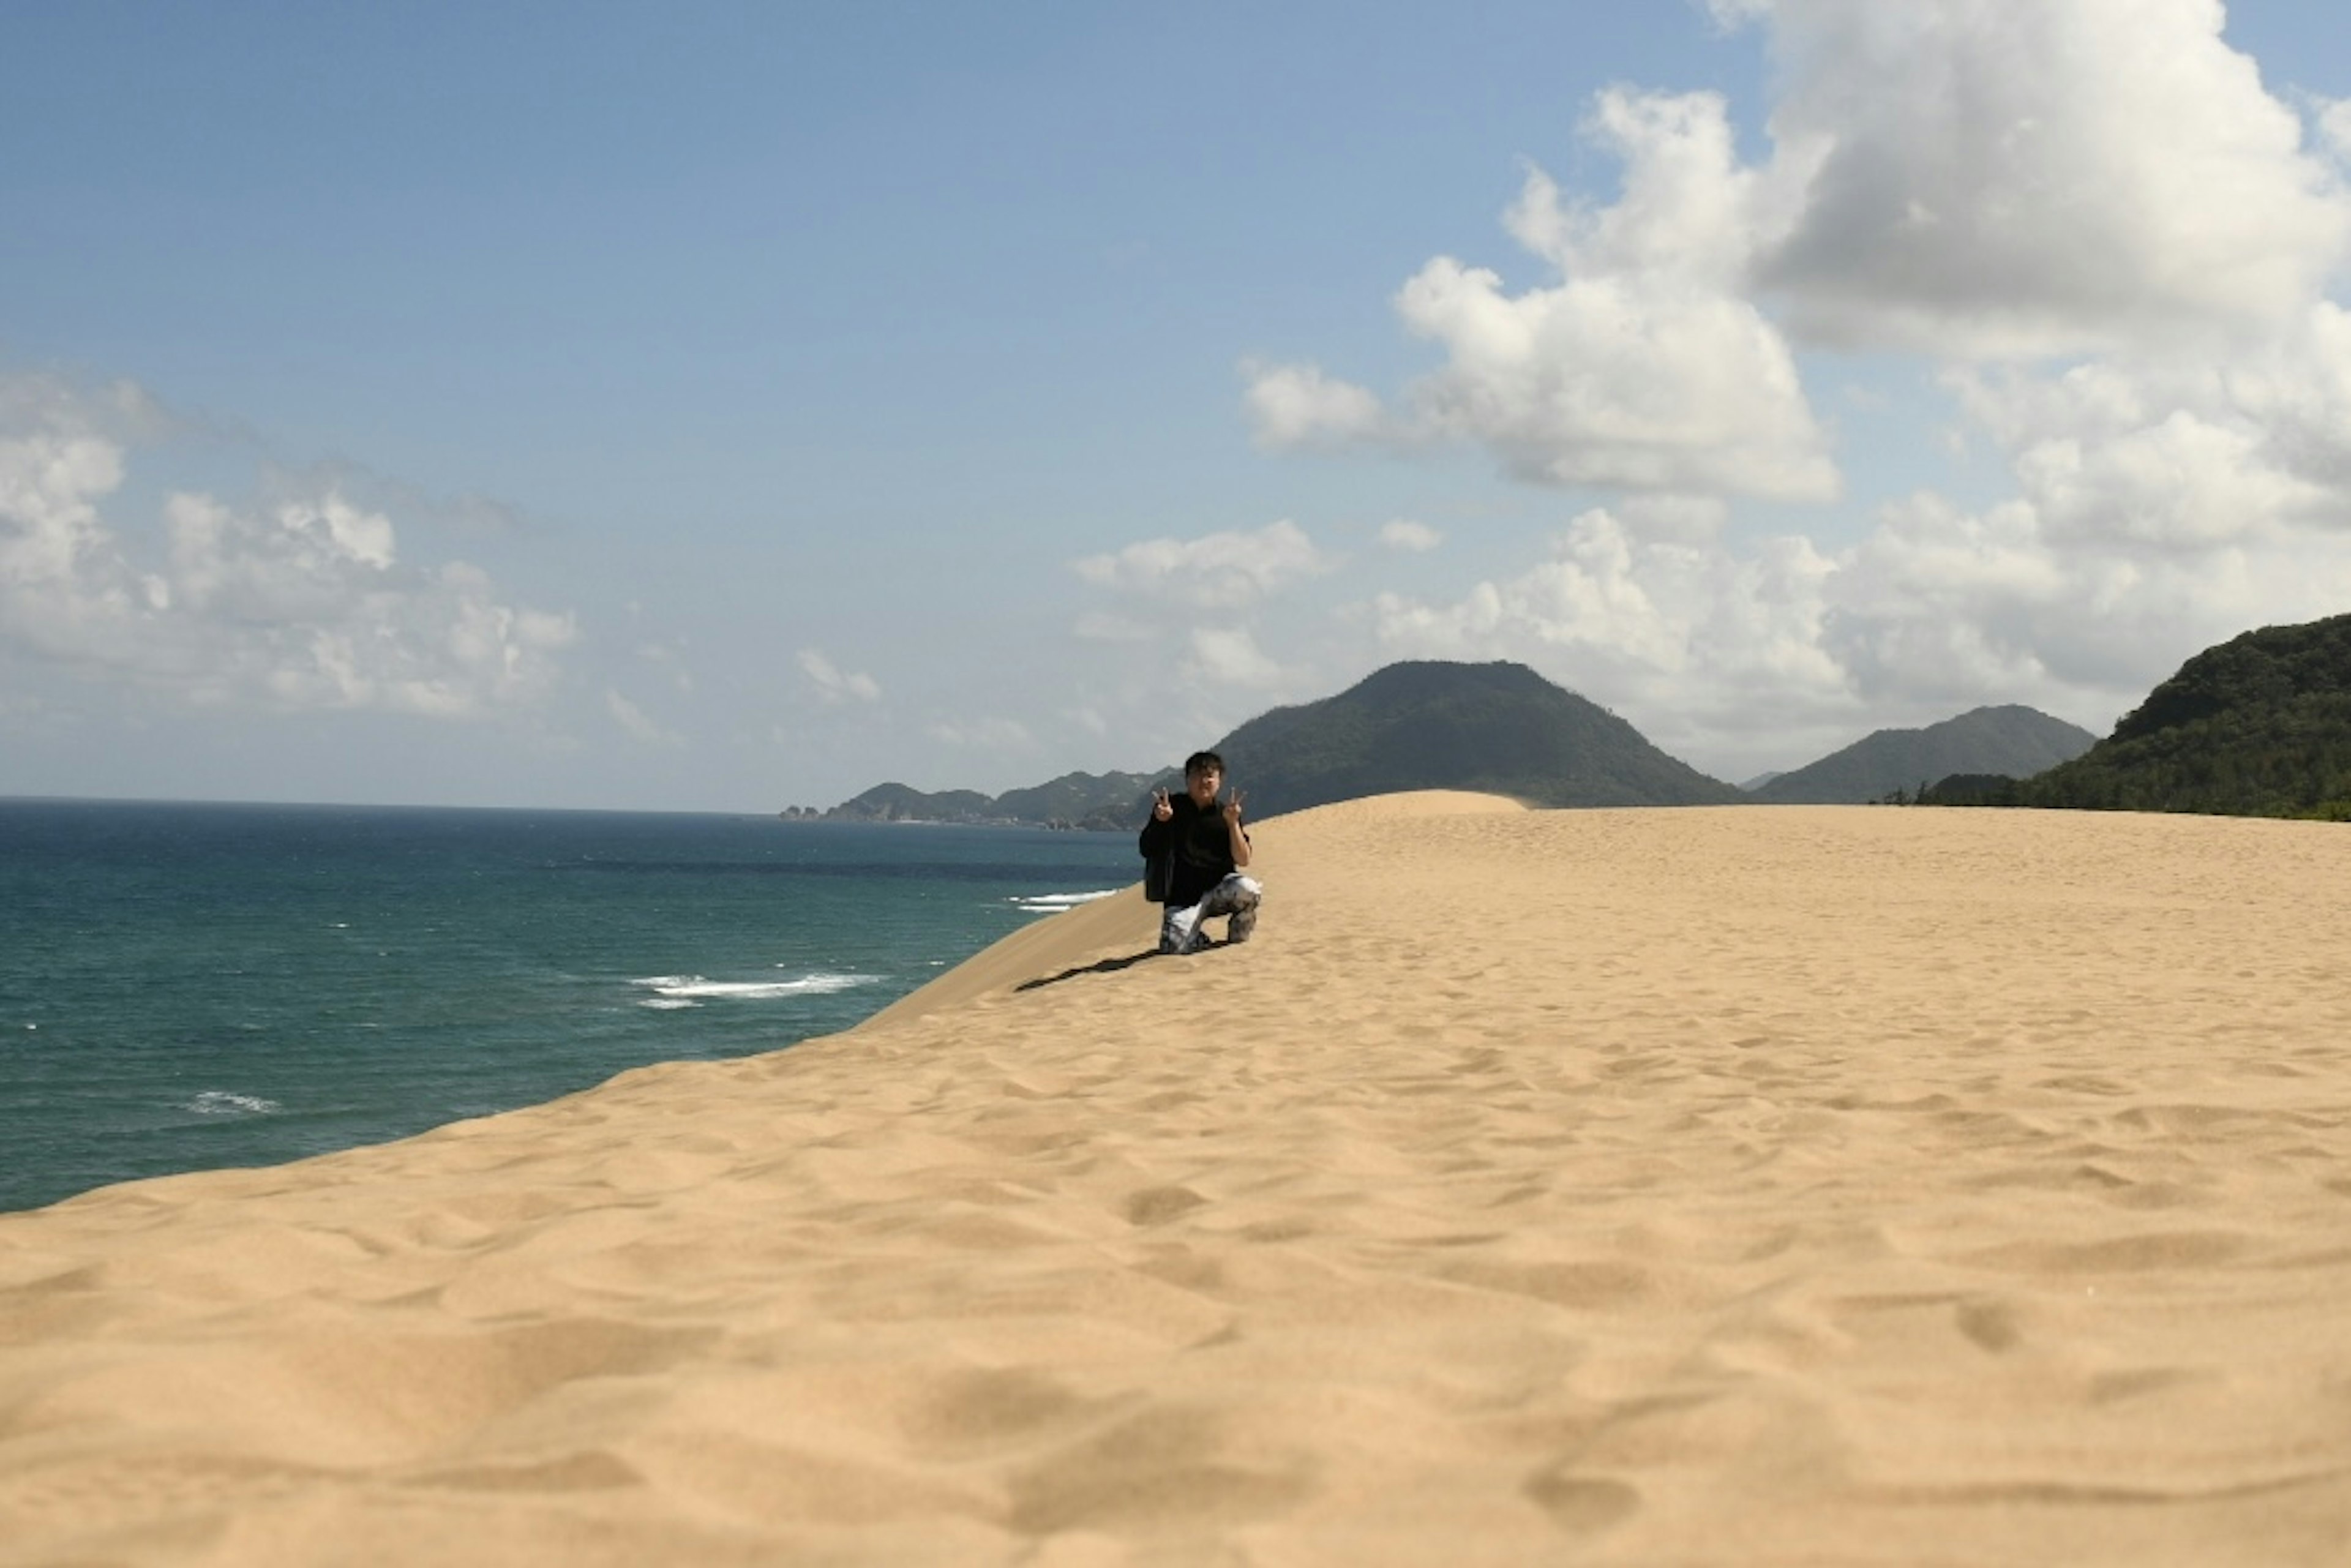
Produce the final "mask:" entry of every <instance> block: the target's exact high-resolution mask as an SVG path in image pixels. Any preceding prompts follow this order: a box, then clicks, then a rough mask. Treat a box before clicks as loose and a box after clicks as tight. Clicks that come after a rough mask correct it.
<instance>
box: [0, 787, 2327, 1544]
mask: <svg viewBox="0 0 2351 1568" xmlns="http://www.w3.org/2000/svg"><path fill="white" fill-rule="evenodd" d="M1257 839H1258V843H1259V851H1260V853H1259V868H1258V869H1259V871H1260V872H1261V873H1263V876H1264V878H1265V880H1266V882H1267V883H1268V887H1269V893H1268V897H1267V903H1266V908H1265V914H1264V918H1263V923H1262V925H1261V926H1260V929H1259V939H1258V940H1257V941H1256V942H1254V943H1251V944H1250V945H1249V946H1244V947H1237V948H1224V949H1218V950H1216V951H1213V952H1210V953H1207V954H1204V955H1201V956H1197V957H1195V958H1191V959H1184V960H1174V959H1156V958H1150V959H1142V958H1138V955H1140V954H1141V953H1143V952H1144V949H1145V948H1147V946H1149V943H1150V939H1151V936H1152V932H1153V928H1154V921H1153V911H1151V910H1150V909H1149V908H1148V907H1147V906H1146V905H1144V904H1143V903H1142V901H1141V899H1140V897H1139V896H1138V895H1135V894H1126V895H1123V896H1121V897H1120V898H1117V899H1113V900H1107V901H1104V902H1102V903H1101V904H1091V905H1086V906H1083V907H1081V908H1079V909H1077V910H1074V911H1072V912H1071V913H1070V914H1067V915H1060V916H1056V917H1054V918H1052V919H1050V920H1049V921H1046V922H1043V923H1041V924H1040V925H1036V926H1033V927H1031V928H1029V929H1027V930H1024V931H1023V932H1022V933H1020V934H1019V935H1018V936H1015V937H1013V938H1011V939H1010V940H1008V941H1007V942H1005V943H1003V944H1000V945H999V946H998V947H996V948H994V949H991V950H990V951H989V952H988V953H987V954H984V955H982V956H980V957H979V958H977V959H976V960H974V961H973V962H972V963H971V964H970V965H967V966H966V967H963V968H961V969H958V970H956V971H955V972H954V973H952V974H950V975H948V976H946V977H943V978H942V979H941V980H940V981H938V982H937V983H936V984H935V985H934V986H933V987H932V988H928V989H927V990H925V992H921V993H917V995H916V996H914V997H912V998H907V999H906V1000H905V1001H904V1002H902V1003H900V1004H899V1005H898V1006H896V1007H894V1008H893V1009H889V1010H888V1011H887V1012H885V1013H884V1014H883V1015H880V1016H879V1017H877V1018H876V1019H872V1020H871V1021H870V1022H869V1023H867V1024H866V1025H865V1026H863V1027H862V1028H861V1029H859V1030H855V1031H852V1032H851V1033H849V1034H846V1035H842V1036H839V1037H835V1038H832V1039H830V1040H820V1041H811V1042H809V1043H808V1044H805V1045H802V1046H799V1047H797V1048H795V1049H793V1050H790V1051H782V1052H778V1053H777V1054H775V1055H772V1056H768V1057H763V1058H757V1059H752V1060H747V1061H734V1062H725V1063H695V1064H681V1065H674V1066H664V1067H659V1068H652V1069H647V1070H644V1071H637V1072H632V1073H630V1074H627V1075H625V1076H623V1077H622V1078H620V1079H617V1080H615V1081H614V1082H611V1083H610V1084H608V1085H606V1086H604V1087H602V1088H601V1089H598V1090H596V1091H594V1092H590V1093H586V1094H581V1095H577V1096H573V1097H571V1098H569V1099H567V1100H563V1101H560V1102H558V1103H553V1104H549V1105H546V1106H541V1107H537V1108H534V1109H531V1110H528V1111H523V1112H517V1113H513V1114H509V1115H505V1116H499V1117H494V1118H489V1119H486V1120H483V1121H478V1122H472V1123H465V1124H458V1125H455V1126H452V1127H449V1128H445V1129H443V1130H441V1131H439V1132H437V1133H434V1134H428V1135H426V1136H424V1137H421V1138H415V1139H411V1140H408V1141H405V1142H402V1143H400V1144H394V1145H385V1146H383V1147H380V1148H372V1149H365V1150H359V1151H354V1152H351V1153H349V1154H345V1155H334V1156H330V1157H327V1158H323V1159H318V1160H312V1161H308V1162H305V1163H303V1164H300V1165H297V1166H287V1167H282V1168H278V1169H273V1170H263V1171H252V1172H235V1173H214V1174H209V1175H199V1176H182V1177H175V1178H172V1179H168V1180H163V1181H154V1182H146V1183H140V1184H135V1185H132V1186H122V1187H117V1188H112V1189H109V1190H107V1191H104V1192H100V1193H97V1194H93V1195H90V1196H89V1197H84V1198H81V1199H78V1200H76V1201H74V1202H71V1203H68V1204H64V1205H60V1206H58V1207H56V1208H52V1209H48V1210H43V1211H40V1212H37V1213H33V1214H27V1215H20V1216H13V1217H6V1218H0V1563H111V1562H138V1563H164V1562H171V1563H180V1562H191V1563H238V1564H248V1563H368V1562H382V1563H423V1562H468V1561H472V1562H493V1561H495V1562H499V1563H509V1562H511V1563H530V1562H540V1561H545V1562H549V1563H557V1562H561V1563H736V1562H741V1563H776V1562H783V1561H791V1562H801V1561H809V1562H836V1561H837V1562H855V1563H904V1562H954V1563H1041V1564H1063V1563H1069V1564H1080V1563H1122V1562H1165V1563H1217V1562H1230V1563H1330V1564H1341V1563H1346V1564H1353V1563H1383V1562H1414V1563H1420V1562H1426V1563H1438V1562H1442V1563H1458V1562H1493V1563H1526V1562H1556V1561H1577V1562H1583V1561H1591V1562H1615V1563H1686V1562H1726V1563H1731V1562H1735V1563H1871V1562H1885V1563H2006V1562H2039V1563H2083V1562H2113V1563H2122V1562H2129V1563H2151V1562H2153V1563H2337V1562H2340V1561H2343V1560H2344V1556H2345V1552H2346V1542H2351V1305H2346V1303H2351V1045H2346V1041H2351V984H2346V980H2345V979H2344V969H2345V965H2344V960H2343V957H2342V947H2343V935H2342V933H2343V929H2344V913H2345V903H2346V897H2351V830H2346V829H2344V828H2342V827H2339V826H2335V825H2330V824H2315V823H2281V822H2264V821H2220V820H2212V819H2197V818H2152V817H2137V816H2101V815H2054V814H2042V813H2031V812H2007V811H1929V810H1867V809H1858V808H1855V809H1844V808H1799V807H1791V808H1778V809H1762V808H1744V809H1729V810H1677V811H1593V812H1523V811H1519V810H1515V809H1513V808H1510V807H1509V806H1508V805H1507V804H1506V803H1504V802H1499V801H1493V800H1482V799H1479V798H1476V797H1458V796H1447V797H1417V796H1416V797H1400V798H1395V799H1392V800H1382V801H1374V802H1358V803H1354V804H1351V805H1348V806H1343V807H1332V808H1325V809H1322V810H1317V811H1312V812H1307V813H1302V814H1301V815H1299V816H1297V817H1293V818H1288V819H1282V820H1278V821H1270V822H1267V823H1264V824H1262V825H1261V826H1260V827H1259V828H1258V830H1257Z"/></svg>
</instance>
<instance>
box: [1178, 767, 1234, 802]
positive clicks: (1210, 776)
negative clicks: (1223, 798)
mask: <svg viewBox="0 0 2351 1568" xmlns="http://www.w3.org/2000/svg"><path fill="white" fill-rule="evenodd" d="M1224 787H1225V776H1224V775H1223V774H1222V773H1220V772H1218V771H1217V769H1215V768H1200V769H1198V770H1196V771H1195V772H1191V773H1186V775H1184V792H1185V793H1186V795H1189V796H1191V797H1192V804H1194V805H1195V806H1213V805H1215V804H1216V803H1217V790H1219V789H1223V788H1224Z"/></svg>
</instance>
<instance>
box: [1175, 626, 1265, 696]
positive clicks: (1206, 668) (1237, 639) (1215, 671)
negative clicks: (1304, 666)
mask: <svg viewBox="0 0 2351 1568" xmlns="http://www.w3.org/2000/svg"><path fill="white" fill-rule="evenodd" d="M1180 673H1181V674H1183V675H1184V677H1185V678H1186V679H1187V680H1198V681H1207V682H1210V683H1212V684H1214V685H1222V686H1239V687H1243V688H1246V689H1249V690H1252V691H1270V690H1274V689H1276V688H1278V687H1280V685H1282V682H1283V675H1282V671H1281V666H1280V665H1279V664H1275V663H1274V662H1273V660H1271V659H1270V658H1268V657H1267V656H1266V654H1265V652H1264V650H1263V649H1261V648H1259V646H1258V644H1257V639H1256V637H1254V636H1253V635H1251V634H1250V632H1249V629H1248V628H1246V627H1242V626H1198V627H1195V628H1193V631H1192V635H1191V653H1190V656H1189V657H1188V658H1186V660H1185V661H1184V664H1183V666H1182V670H1181V672H1180Z"/></svg>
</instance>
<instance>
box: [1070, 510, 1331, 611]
mask: <svg viewBox="0 0 2351 1568" xmlns="http://www.w3.org/2000/svg"><path fill="white" fill-rule="evenodd" d="M1331 568H1332V561H1331V559H1330V558H1329V557H1327V556H1325V555H1324V554H1323V553H1322V551H1321V550H1320V549H1316V548H1315V545H1314V541H1313V540H1312V539H1311V538H1308V537H1307V534H1306V530H1305V529H1303V528H1300V527H1299V526H1298V525H1297V524H1295V523H1293V522H1290V521H1289V520H1288V519H1286V518H1285V519H1283V520H1282V521H1280V522H1276V523H1269V524H1267V525H1266V526H1265V527H1264V528H1259V529H1258V530H1257V531H1256V532H1255V533H1243V532H1240V531H1238V530H1229V531H1227V532H1223V533H1213V534H1204V535H1202V536H1201V537H1200V538H1194V539H1172V538H1157V539H1145V540H1144V541H1142V542H1141V543H1139V544H1132V545H1129V546H1127V547H1126V548H1125V549H1122V550H1118V551H1115V552H1113V553H1111V554H1107V555H1093V556H1087V557H1085V558H1083V559H1080V560H1077V561H1073V562H1071V570H1073V571H1075V572H1076V573H1077V574H1078V576H1079V577H1080V578H1081V579H1082V580H1085V581H1087V582H1090V583H1092V584H1093V585H1094V586H1096V587H1098V588H1108V589H1113V590H1115V591H1119V592H1122V593H1129V594H1134V595H1137V596H1140V597H1142V598H1144V599H1149V600H1158V601H1165V602H1169V603H1175V604H1184V605H1190V606H1194V607H1196V608H1200V609H1211V610H1234V609H1238V608H1241V607H1243V606H1246V605H1249V604H1253V603H1256V602H1257V601H1259V600H1261V599H1264V598H1265V597H1266V596H1268V595H1269V594H1272V593H1275V592H1278V591H1280V590H1281V589H1283V588H1286V587H1288V586H1290V584H1292V583H1294V582H1297V581H1300V580H1302V579H1305V578H1310V577H1313V576H1317V575H1319V574H1321V573H1322V572H1326V571H1328V570H1331Z"/></svg>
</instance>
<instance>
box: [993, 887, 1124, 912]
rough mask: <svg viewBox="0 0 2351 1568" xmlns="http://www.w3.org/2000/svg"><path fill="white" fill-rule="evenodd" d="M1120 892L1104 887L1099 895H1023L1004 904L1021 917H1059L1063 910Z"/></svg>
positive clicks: (1113, 888) (1114, 896)
mask: <svg viewBox="0 0 2351 1568" xmlns="http://www.w3.org/2000/svg"><path fill="white" fill-rule="evenodd" d="M1120 891H1121V890H1120V889H1118V888H1115V887H1105V888H1103V889H1102V891H1101V892H1099V893H1024V894H1019V896H1018V897H1014V898H1008V899H1006V900H1005V902H1006V903H1007V904H1010V905H1012V907H1013V908H1015V909H1017V910H1019V911H1020V913H1021V914H1023V915H1059V914H1061V911H1063V910H1065V909H1075V908H1076V907H1077V906H1078V905H1079V904H1092V903H1093V902H1094V900H1096V899H1098V898H1116V897H1117V896H1118V895H1119V893H1120Z"/></svg>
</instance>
